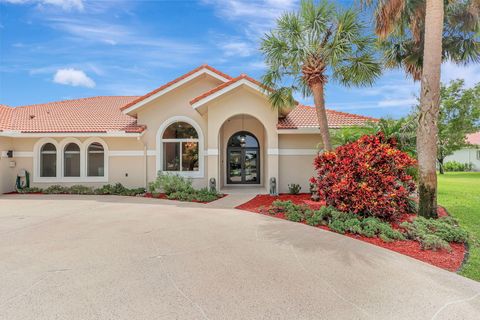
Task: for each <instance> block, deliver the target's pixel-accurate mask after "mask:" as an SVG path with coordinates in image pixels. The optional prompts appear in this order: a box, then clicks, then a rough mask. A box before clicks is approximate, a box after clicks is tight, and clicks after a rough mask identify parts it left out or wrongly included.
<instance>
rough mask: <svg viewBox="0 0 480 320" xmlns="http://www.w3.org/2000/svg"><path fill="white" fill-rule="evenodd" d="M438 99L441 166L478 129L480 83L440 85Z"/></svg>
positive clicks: (479, 120) (479, 122) (457, 81)
mask: <svg viewBox="0 0 480 320" xmlns="http://www.w3.org/2000/svg"><path fill="white" fill-rule="evenodd" d="M479 46H480V45H479ZM440 98H441V104H440V116H439V119H438V156H437V157H438V161H439V163H440V165H442V163H443V159H445V157H446V156H448V155H451V154H453V152H454V151H456V150H459V149H462V148H464V147H466V146H467V145H468V144H467V142H466V140H465V136H466V135H467V134H469V133H472V132H476V131H478V130H479V129H480V83H478V84H477V85H476V86H475V87H473V88H470V89H467V88H465V86H464V81H463V80H455V81H451V82H450V83H449V84H448V85H442V88H441V91H440ZM465 171H466V170H465Z"/></svg>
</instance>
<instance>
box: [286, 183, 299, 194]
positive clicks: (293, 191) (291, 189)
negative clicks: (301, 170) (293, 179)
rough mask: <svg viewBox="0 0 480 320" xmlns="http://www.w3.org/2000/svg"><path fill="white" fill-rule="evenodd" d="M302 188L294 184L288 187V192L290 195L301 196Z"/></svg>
mask: <svg viewBox="0 0 480 320" xmlns="http://www.w3.org/2000/svg"><path fill="white" fill-rule="evenodd" d="M300 190H302V187H301V186H300V185H299V184H297V183H292V184H289V185H288V192H289V193H290V194H299V193H300Z"/></svg>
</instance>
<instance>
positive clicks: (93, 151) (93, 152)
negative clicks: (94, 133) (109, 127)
mask: <svg viewBox="0 0 480 320" xmlns="http://www.w3.org/2000/svg"><path fill="white" fill-rule="evenodd" d="M87 176H89V177H103V176H105V150H104V148H103V146H102V145H101V144H100V143H98V142H94V143H92V144H90V145H89V146H88V148H87Z"/></svg>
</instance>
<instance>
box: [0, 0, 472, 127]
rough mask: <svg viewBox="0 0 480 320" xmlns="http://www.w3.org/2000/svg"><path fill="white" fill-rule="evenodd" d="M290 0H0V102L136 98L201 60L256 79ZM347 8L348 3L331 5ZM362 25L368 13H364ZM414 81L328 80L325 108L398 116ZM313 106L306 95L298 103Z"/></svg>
mask: <svg viewBox="0 0 480 320" xmlns="http://www.w3.org/2000/svg"><path fill="white" fill-rule="evenodd" d="M298 2H299V1H298V0H150V1H143V0H137V1H126V0H102V1H94V0H92V1H89V0H0V104H6V105H10V106H20V105H28V104H35V103H45V102H50V101H58V100H66V99H75V98H82V97H89V96H103V95H143V94H145V93H147V92H149V91H151V90H153V89H155V88H157V87H159V86H161V85H162V84H164V83H165V82H168V81H170V80H172V79H174V78H176V77H178V76H180V75H182V74H184V73H186V72H188V71H190V70H191V69H194V68H196V67H198V66H199V65H201V64H204V63H207V64H209V65H211V66H213V67H215V68H217V69H219V70H221V71H223V72H225V73H227V74H230V75H231V76H237V75H239V74H241V73H246V74H248V75H250V76H252V77H254V78H257V79H260V78H261V76H262V74H263V73H264V71H265V66H264V63H263V57H262V55H261V52H260V51H259V50H258V48H259V45H260V40H261V38H262V36H263V35H264V34H265V32H267V31H268V30H270V29H271V28H273V27H274V26H275V19H276V18H277V17H279V16H280V15H281V14H282V13H283V12H285V11H292V10H295V9H296V8H298ZM337 2H338V3H339V4H340V5H342V6H351V5H353V4H354V1H349V0H342V1H337ZM364 19H365V21H366V22H367V23H369V24H371V17H370V16H369V15H367V14H365V17H364ZM457 78H463V79H465V81H466V84H467V86H472V85H473V84H474V83H476V82H478V81H480V65H478V64H476V65H469V66H456V65H453V64H451V63H446V64H444V65H443V67H442V80H443V81H444V82H448V81H450V80H452V79H457ZM418 93H419V84H418V83H414V82H413V81H411V80H410V79H409V78H408V77H406V76H405V74H404V72H402V71H401V70H386V71H385V72H384V74H383V75H382V76H381V78H379V79H378V80H377V81H376V82H375V84H374V85H373V86H372V87H366V88H345V87H342V86H341V85H340V84H338V83H335V82H333V81H330V82H329V83H328V84H327V87H326V104H327V108H330V109H334V110H339V111H345V112H351V113H358V114H363V115H368V116H374V117H393V118H398V117H401V116H403V115H406V114H407V113H408V112H409V111H410V110H411V108H412V106H414V105H415V104H416V101H417V97H418ZM298 99H299V100H300V101H301V102H303V103H305V104H309V105H312V104H313V102H312V99H311V98H303V97H300V96H299V97H298Z"/></svg>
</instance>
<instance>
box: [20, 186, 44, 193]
mask: <svg viewBox="0 0 480 320" xmlns="http://www.w3.org/2000/svg"><path fill="white" fill-rule="evenodd" d="M17 192H18V193H43V189H42V188H37V187H30V188H23V189H18V190H17Z"/></svg>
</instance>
